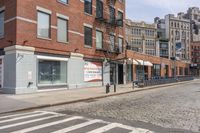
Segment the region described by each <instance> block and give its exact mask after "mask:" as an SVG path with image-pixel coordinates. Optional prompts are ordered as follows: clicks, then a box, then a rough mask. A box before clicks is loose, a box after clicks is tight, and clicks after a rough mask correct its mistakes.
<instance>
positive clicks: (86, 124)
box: [52, 120, 102, 133]
mask: <svg viewBox="0 0 200 133" xmlns="http://www.w3.org/2000/svg"><path fill="white" fill-rule="evenodd" d="M97 122H102V120H92V121H88V122H85V123H81V124H78V125H75V126H72V127H68V128H65V129H61V130H59V131H55V132H52V133H67V132H69V131H73V130H76V129H79V128H82V127H85V126H88V125H91V124H94V123H97Z"/></svg>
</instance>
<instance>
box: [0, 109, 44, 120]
mask: <svg viewBox="0 0 200 133" xmlns="http://www.w3.org/2000/svg"><path fill="white" fill-rule="evenodd" d="M41 112H42V111H34V112H28V113H21V114H14V115H7V116H2V117H0V119H5V118H9V117H15V116H16V117H17V116H22V115H29V114H34V113H41Z"/></svg>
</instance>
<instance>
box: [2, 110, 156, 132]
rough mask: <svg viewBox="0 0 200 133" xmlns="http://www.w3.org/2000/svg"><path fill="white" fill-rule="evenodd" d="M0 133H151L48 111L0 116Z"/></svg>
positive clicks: (117, 124) (126, 126)
mask: <svg viewBox="0 0 200 133" xmlns="http://www.w3.org/2000/svg"><path fill="white" fill-rule="evenodd" d="M0 133H153V131H149V130H147V129H142V128H136V127H132V126H128V125H123V124H120V123H112V122H107V121H104V120H100V119H90V118H86V117H83V116H71V115H66V114H62V113H56V112H49V111H33V112H27V113H19V114H12V115H6V116H0Z"/></svg>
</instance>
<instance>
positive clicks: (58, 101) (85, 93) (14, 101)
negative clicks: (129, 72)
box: [0, 81, 193, 114]
mask: <svg viewBox="0 0 200 133" xmlns="http://www.w3.org/2000/svg"><path fill="white" fill-rule="evenodd" d="M192 82H193V81H186V82H179V83H172V84H165V85H158V86H151V87H145V88H135V89H134V90H133V88H132V86H131V84H129V85H118V86H117V92H116V93H114V92H113V87H111V93H109V94H106V93H105V87H95V88H82V89H74V90H54V91H40V92H38V93H33V94H23V95H6V94H0V114H2V113H8V112H14V111H22V110H27V109H36V108H42V107H49V106H55V105H62V104H69V103H75V102H81V101H86V100H91V99H98V98H104V97H108V96H114V95H121V94H126V93H131V92H137V91H144V90H150V89H155V88H161V87H167V86H174V85H179V84H183V83H184V84H186V83H192Z"/></svg>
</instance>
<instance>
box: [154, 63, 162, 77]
mask: <svg viewBox="0 0 200 133" xmlns="http://www.w3.org/2000/svg"><path fill="white" fill-rule="evenodd" d="M160 76H161V65H160V64H153V67H152V77H154V78H158V77H160Z"/></svg>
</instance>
